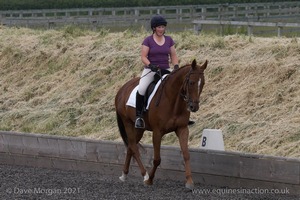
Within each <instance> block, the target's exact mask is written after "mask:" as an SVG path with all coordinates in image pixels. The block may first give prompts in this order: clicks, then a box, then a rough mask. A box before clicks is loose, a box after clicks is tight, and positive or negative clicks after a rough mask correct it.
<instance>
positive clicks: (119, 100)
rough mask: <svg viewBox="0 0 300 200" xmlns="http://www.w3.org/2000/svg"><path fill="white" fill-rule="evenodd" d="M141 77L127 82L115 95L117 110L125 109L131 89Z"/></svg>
mask: <svg viewBox="0 0 300 200" xmlns="http://www.w3.org/2000/svg"><path fill="white" fill-rule="evenodd" d="M139 80H140V78H139V77H136V78H133V79H131V80H129V81H128V82H127V83H125V84H124V85H123V86H122V87H121V88H120V89H119V91H118V93H117V95H116V97H115V106H116V112H119V111H120V110H122V109H124V108H125V106H126V102H127V100H128V98H129V96H130V93H131V91H132V90H133V89H134V88H135V87H136V86H137V85H138V83H139Z"/></svg>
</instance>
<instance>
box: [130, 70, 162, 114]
mask: <svg viewBox="0 0 300 200" xmlns="http://www.w3.org/2000/svg"><path fill="white" fill-rule="evenodd" d="M167 76H168V74H165V75H164V76H163V77H162V80H163V79H165V77H167ZM160 84H161V80H159V81H158V82H157V84H156V85H155V88H154V90H153V92H152V93H151V95H150V96H149V98H148V103H147V107H146V109H147V110H148V109H149V105H150V102H151V100H152V98H153V96H154V95H155V93H156V91H157V89H158V87H159V86H160ZM137 90H138V86H136V87H135V88H134V89H133V90H132V92H131V94H130V96H129V99H128V100H127V103H126V105H127V106H131V107H134V108H135V100H136V93H137Z"/></svg>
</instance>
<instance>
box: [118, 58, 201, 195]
mask: <svg viewBox="0 0 300 200" xmlns="http://www.w3.org/2000/svg"><path fill="white" fill-rule="evenodd" d="M206 66H207V61H206V62H205V63H204V64H203V65H201V66H199V65H197V63H196V60H193V62H192V64H188V65H185V66H183V67H180V68H179V69H177V70H174V71H172V72H171V73H170V74H169V75H168V76H167V77H166V78H165V79H164V80H163V81H162V84H161V85H160V86H159V88H158V90H157V92H156V94H155V95H154V97H153V99H152V101H151V103H150V105H149V109H148V111H147V112H146V113H144V120H145V129H136V128H135V127H134V121H135V108H133V107H130V106H127V105H126V103H127V100H128V98H129V96H130V93H131V91H132V90H133V89H134V88H135V87H136V86H137V85H138V83H139V79H140V78H134V79H132V80H130V81H128V82H127V83H126V84H125V85H123V86H122V87H121V89H120V90H119V91H118V93H117V95H116V97H115V107H116V114H117V122H118V126H119V131H120V134H121V137H122V139H123V141H124V143H125V145H126V146H127V154H126V160H125V164H124V168H123V172H122V176H121V177H120V180H122V181H125V180H126V179H127V174H128V172H129V165H130V160H131V157H132V156H133V157H134V158H135V160H136V162H137V164H138V166H139V168H140V171H141V174H142V176H143V177H144V183H145V184H147V185H152V184H153V178H154V175H155V171H156V169H157V167H158V166H159V165H160V162H161V158H160V147H161V140H162V137H163V136H164V135H165V134H167V133H170V132H172V131H175V133H176V135H177V137H178V138H179V143H180V147H181V150H182V153H183V158H184V162H185V175H186V184H185V186H186V187H187V188H189V189H192V188H193V187H194V183H193V179H192V174H191V167H190V155H189V151H188V137H189V129H188V122H189V117H190V112H196V111H197V110H198V109H199V97H200V94H201V92H202V89H203V86H204V83H205V82H204V70H205V69H206ZM145 130H149V131H152V132H153V134H152V142H153V149H154V160H153V167H152V169H151V171H150V174H149V175H148V173H147V171H146V169H145V167H144V165H143V163H142V161H141V158H140V153H139V150H138V145H137V144H138V143H139V141H140V140H141V138H142V137H143V134H144V131H145Z"/></svg>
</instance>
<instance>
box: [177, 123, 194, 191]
mask: <svg viewBox="0 0 300 200" xmlns="http://www.w3.org/2000/svg"><path fill="white" fill-rule="evenodd" d="M176 134H177V136H178V138H179V143H180V148H181V151H182V154H183V159H184V163H185V177H186V184H185V187H186V188H188V189H193V188H194V182H193V179H192V172H191V165H190V153H189V149H188V137H189V130H188V128H187V127H184V128H182V129H179V130H177V131H176Z"/></svg>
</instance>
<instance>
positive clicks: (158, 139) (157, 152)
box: [145, 132, 161, 185]
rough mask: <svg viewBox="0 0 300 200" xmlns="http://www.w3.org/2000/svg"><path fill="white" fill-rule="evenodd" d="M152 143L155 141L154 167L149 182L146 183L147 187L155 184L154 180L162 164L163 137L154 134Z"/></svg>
mask: <svg viewBox="0 0 300 200" xmlns="http://www.w3.org/2000/svg"><path fill="white" fill-rule="evenodd" d="M152 141H153V149H154V159H153V167H152V169H151V172H150V176H149V180H148V181H146V182H145V183H146V184H147V185H152V184H153V179H154V176H155V172H156V169H157V167H158V166H159V165H160V162H161V158H160V146H161V135H160V134H155V132H154V133H153V136H152Z"/></svg>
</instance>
